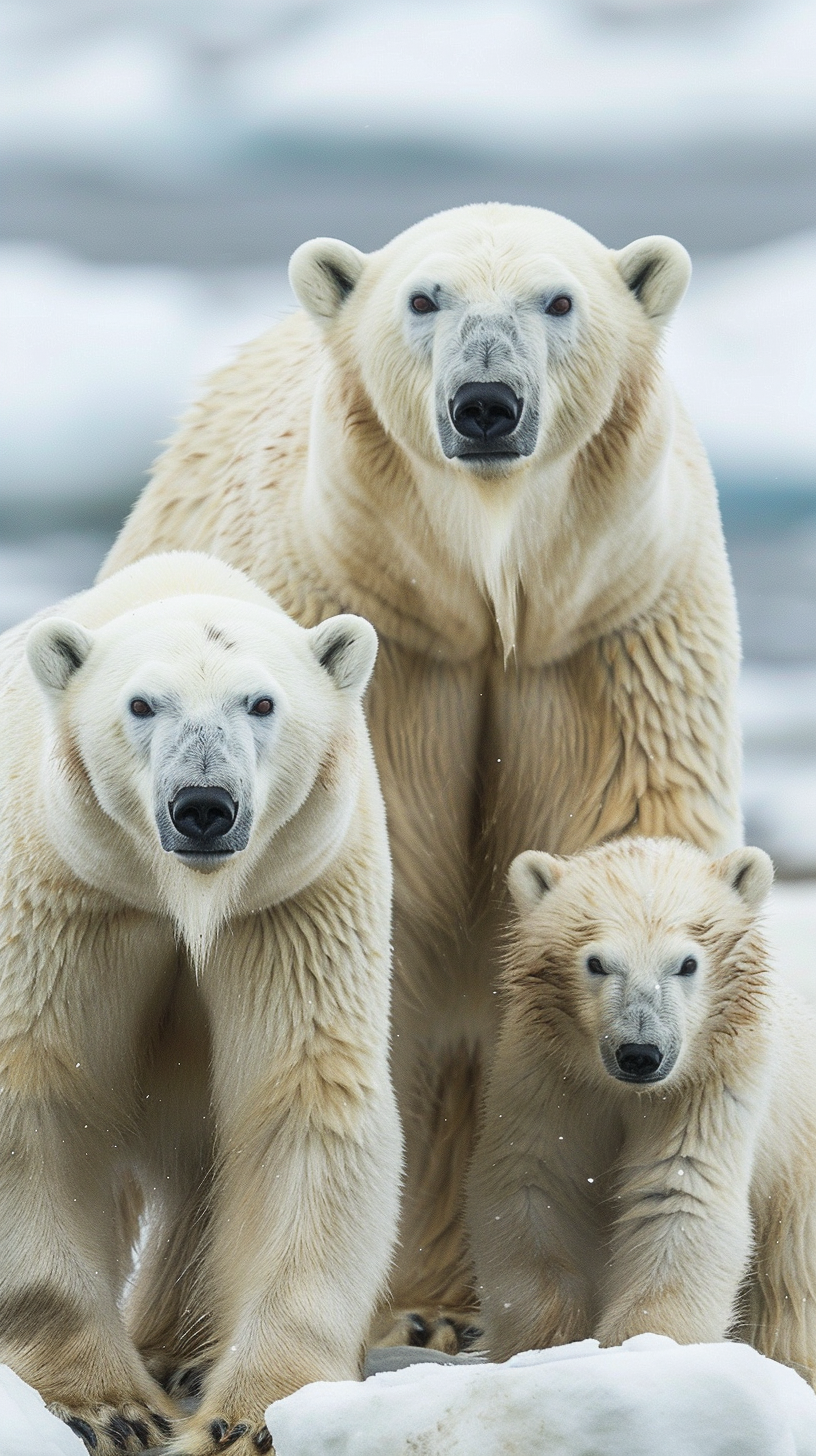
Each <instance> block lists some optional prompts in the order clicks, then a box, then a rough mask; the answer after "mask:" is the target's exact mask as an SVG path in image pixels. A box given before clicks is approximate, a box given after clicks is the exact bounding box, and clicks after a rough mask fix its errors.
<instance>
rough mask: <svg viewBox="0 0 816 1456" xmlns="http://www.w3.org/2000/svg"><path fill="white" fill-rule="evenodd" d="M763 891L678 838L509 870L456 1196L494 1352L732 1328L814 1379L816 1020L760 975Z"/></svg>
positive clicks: (711, 1335)
mask: <svg viewBox="0 0 816 1456" xmlns="http://www.w3.org/2000/svg"><path fill="white" fill-rule="evenodd" d="M772 878H773V871H772V867H771V863H770V860H769V859H768V856H767V855H766V854H765V853H764V852H763V851H762V850H759V849H738V850H735V851H733V852H732V853H731V854H728V855H726V856H724V857H723V858H722V859H719V860H710V859H709V858H708V857H707V856H705V855H704V854H702V853H701V852H700V851H699V850H697V849H694V848H692V847H691V846H690V845H685V844H681V843H680V842H679V841H677V840H671V839H663V840H657V839H654V840H648V839H643V840H637V839H633V840H628V841H626V840H621V841H619V842H617V843H613V844H610V845H607V846H604V847H602V848H599V849H595V850H592V851H590V852H588V853H587V854H585V855H577V856H575V857H573V858H565V859H559V858H556V857H554V856H552V855H547V854H542V853H540V852H537V851H529V852H527V853H525V854H523V855H521V856H519V857H518V858H517V859H516V860H515V861H514V864H513V867H512V869H511V873H510V887H511V892H512V894H513V898H514V900H515V902H516V907H517V912H518V923H517V927H516V934H515V938H514V942H513V945H512V948H511V950H510V953H509V958H508V967H507V975H506V981H505V995H506V1015H505V1019H504V1022H503V1025H502V1029H501V1033H500V1037H499V1045H498V1051H497V1055H496V1060H495V1063H494V1067H493V1071H492V1075H491V1082H490V1087H489V1090H488V1094H487V1099H486V1104H485V1125H484V1134H483V1137H482V1139H481V1142H480V1144H479V1147H478V1149H477V1152H476V1155H475V1158H474V1161H473V1166H472V1169H471V1175H470V1190H469V1208H470V1227H471V1232H472V1237H473V1248H474V1253H475V1258H476V1266H477V1274H478V1280H479V1286H480V1291H481V1296H482V1302H483V1312H484V1316H485V1339H486V1342H487V1345H488V1347H489V1348H490V1350H491V1352H492V1353H493V1354H494V1356H496V1357H498V1358H504V1357H506V1356H508V1355H512V1354H514V1353H516V1352H517V1351H521V1350H526V1349H529V1348H535V1347H538V1346H542V1347H543V1346H548V1345H551V1344H561V1343H565V1342H568V1341H570V1340H572V1339H580V1338H584V1337H587V1336H591V1335H594V1336H595V1337H596V1338H598V1339H600V1340H601V1342H602V1343H603V1344H605V1345H616V1344H618V1343H619V1342H621V1341H623V1340H625V1339H628V1338H630V1337H631V1336H634V1335H637V1334H640V1333H642V1332H645V1331H655V1332H657V1333H659V1334H664V1335H669V1336H671V1337H672V1338H673V1339H675V1340H678V1341H680V1342H682V1343H696V1342H706V1341H710V1340H721V1339H723V1338H725V1336H726V1334H727V1333H728V1332H729V1331H730V1332H731V1333H732V1334H734V1335H736V1336H737V1337H739V1338H744V1339H746V1340H748V1341H750V1342H751V1343H752V1344H754V1345H755V1346H756V1347H757V1349H759V1350H760V1351H761V1352H762V1353H763V1354H765V1355H769V1356H772V1357H773V1358H775V1359H778V1360H782V1361H785V1362H787V1363H788V1364H791V1365H793V1366H794V1367H795V1368H796V1369H798V1370H799V1371H800V1373H801V1374H802V1375H804V1376H805V1378H806V1379H808V1380H810V1381H811V1383H816V1111H814V1109H815V1108H816V1073H815V1072H814V1068H816V1022H814V1020H813V1017H812V1015H811V1014H810V1012H809V1011H808V1009H807V1008H806V1007H805V1005H804V1004H802V1003H800V1002H798V1001H797V1000H796V998H795V997H793V996H792V995H791V994H790V993H788V992H787V991H786V988H785V987H784V985H783V984H782V981H781V979H780V978H779V977H778V976H777V975H776V972H775V971H774V968H773V967H772V965H771V964H770V962H769V958H768V951H767V948H766V945H765V942H764V938H763V935H762V929H761V923H760V919H759V917H760V914H761V909H762V903H763V901H764V899H765V897H766V895H767V893H768V890H769V889H770V885H771V881H772ZM633 1045H636V1046H637V1047H638V1048H641V1049H642V1048H644V1047H645V1048H647V1049H648V1050H650V1051H653V1050H654V1049H655V1048H656V1049H657V1051H658V1052H659V1054H660V1057H661V1061H660V1064H659V1066H658V1067H656V1068H654V1069H651V1070H648V1078H649V1080H646V1079H645V1078H644V1079H642V1080H640V1081H636V1080H631V1079H630V1080H626V1077H627V1070H626V1069H627V1063H626V1055H625V1054H626V1052H627V1050H631V1048H632V1046H633ZM621 1058H623V1060H621Z"/></svg>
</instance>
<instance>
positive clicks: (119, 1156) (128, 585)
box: [0, 553, 401, 1456]
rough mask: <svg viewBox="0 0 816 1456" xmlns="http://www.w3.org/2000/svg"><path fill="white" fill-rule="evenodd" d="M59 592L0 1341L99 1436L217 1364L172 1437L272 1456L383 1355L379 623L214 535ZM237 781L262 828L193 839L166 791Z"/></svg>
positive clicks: (3, 980) (3, 953) (10, 1032)
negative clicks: (299, 1396)
mask: <svg viewBox="0 0 816 1456" xmlns="http://www.w3.org/2000/svg"><path fill="white" fill-rule="evenodd" d="M61 612H62V615H60V616H59V617H56V618H54V617H49V618H46V619H40V620H39V621H38V622H37V623H36V624H35V625H34V626H33V628H30V629H28V628H21V629H17V630H15V631H14V632H12V633H9V634H7V635H6V637H5V638H4V639H3V642H2V647H1V648H0V672H1V673H2V679H3V683H2V694H3V696H2V735H3V743H4V752H3V755H2V767H1V770H0V771H2V801H3V818H2V895H1V898H0V916H2V936H0V941H1V942H2V950H0V1011H1V1012H2V1015H1V1016H0V1024H1V1028H2V1029H1V1032H0V1067H1V1068H2V1077H0V1082H1V1083H2V1119H0V1140H2V1152H1V1153H0V1165H1V1166H2V1170H3V1172H2V1177H1V1178H0V1244H1V1245H2V1250H3V1258H2V1266H1V1267H0V1360H3V1361H6V1362H8V1363H9V1364H10V1365H11V1366H12V1367H13V1368H14V1369H15V1370H17V1371H18V1372H19V1374H20V1375H22V1376H23V1377H24V1378H25V1379H27V1380H29V1381H31V1382H32V1383H33V1384H34V1385H36V1386H37V1387H38V1389H39V1390H40V1391H41V1392H42V1393H43V1395H44V1396H45V1398H46V1400H47V1401H49V1402H51V1403H52V1404H53V1405H54V1407H55V1408H56V1409H58V1410H59V1412H60V1413H61V1414H62V1415H63V1416H64V1417H65V1418H66V1419H73V1420H74V1422H75V1423H76V1422H77V1421H79V1422H80V1424H79V1425H78V1426H77V1425H75V1428H76V1429H78V1430H79V1431H80V1432H81V1433H82V1434H83V1435H84V1436H85V1437H86V1439H88V1441H89V1443H91V1437H90V1436H89V1435H88V1427H90V1430H91V1432H92V1433H93V1434H95V1435H96V1438H97V1444H96V1447H95V1449H96V1451H97V1456H102V1453H111V1456H112V1453H113V1452H114V1451H115V1450H117V1449H124V1448H123V1447H122V1446H121V1441H122V1440H123V1439H125V1437H127V1438H128V1439H129V1442H130V1444H128V1445H127V1449H128V1450H131V1449H135V1448H136V1447H137V1446H138V1448H139V1449H141V1442H142V1440H143V1442H144V1444H145V1445H153V1444H154V1443H156V1440H157V1436H158V1434H159V1432H158V1431H157V1429H156V1423H155V1421H153V1419H152V1417H151V1415H150V1411H151V1410H155V1411H158V1412H159V1415H160V1416H161V1417H166V1416H169V1415H170V1414H172V1411H173V1407H172V1406H171V1404H170V1403H169V1402H168V1399H167V1397H166V1396H165V1394H164V1391H163V1390H162V1389H161V1388H160V1386H159V1384H157V1383H156V1381H155V1380H154V1379H153V1378H151V1375H149V1374H148V1368H147V1367H148V1366H149V1367H150V1370H151V1371H152V1372H153V1374H155V1375H156V1376H158V1377H159V1378H162V1379H166V1378H167V1377H168V1376H169V1375H170V1374H171V1372H173V1370H174V1368H175V1367H177V1366H179V1365H181V1364H183V1363H184V1362H191V1361H197V1360H203V1361H204V1362H205V1364H206V1365H207V1366H208V1367H210V1368H209V1373H208V1375H207V1377H206V1380H205V1385H204V1395H203V1402H202V1406H201V1409H200V1411H199V1413H198V1414H197V1415H196V1416H195V1417H192V1418H190V1419H189V1421H186V1422H185V1423H184V1424H183V1426H182V1427H181V1428H180V1429H179V1433H178V1434H177V1436H176V1437H175V1440H174V1443H173V1445H172V1449H173V1450H174V1451H184V1452H186V1453H189V1456H201V1453H209V1452H211V1451H215V1450H216V1449H221V1448H220V1446H218V1439H219V1431H223V1432H225V1431H231V1430H232V1429H233V1427H234V1426H235V1425H236V1423H238V1424H240V1423H246V1432H245V1435H244V1437H243V1439H239V1440H237V1441H236V1442H235V1444H231V1447H230V1449H231V1450H233V1451H235V1452H236V1453H242V1452H246V1453H247V1456H249V1453H251V1452H257V1451H258V1450H265V1449H268V1445H267V1444H266V1443H267V1442H268V1437H265V1436H264V1433H263V1412H264V1409H265V1407H266V1405H267V1404H268V1402H269V1401H270V1400H271V1399H273V1398H276V1397H277V1396H281V1395H284V1394H286V1393H287V1392H289V1391H291V1390H294V1389H295V1388H297V1387H298V1386H300V1385H301V1384H303V1383H305V1382H306V1381H309V1380H315V1379H331V1378H353V1377H354V1376H355V1375H356V1374H357V1373H358V1370H359V1361H360V1358H361V1351H362V1347H363V1343H364V1339H365V1335H366V1332H367V1329H368V1325H369V1323H370V1320H371V1316H372V1311H373V1309H374V1306H375V1303H376V1301H377V1299H378V1298H379V1297H380V1296H381V1294H382V1290H383V1286H384V1281H385V1278H386V1275H387V1269H388V1265H389V1261H390V1257H391V1251H392V1245H393V1241H394V1235H395V1232H396V1219H397V1205H398V1189H399V1176H400V1162H401V1137H400V1131H399V1125H398V1121H397V1116H396V1108H395V1102H394V1098H393V1093H392V1090H391V1085H390V1079H389V1072H388V1065H387V1055H388V1053H387V1048H388V1022H389V992H390V984H389V982H390V943H389V942H390V893H391V875H390V863H389V855H388V846H387V839H386V832H385V820H384V813H383V805H382V799H381V796H380V792H379V787H378V783H377V776H376V770H375V767H374V761H373V757H372V754H371V749H370V744H369V740H368V734H367V731H366V727H365V722H364V718H363V713H362V708H361V696H362V692H363V690H364V687H365V684H366V681H367V678H368V675H369V673H370V670H371V667H372V664H373V660H374V654H375V650H376V639H375V635H374V632H373V631H372V629H371V627H370V626H369V624H368V623H367V622H363V621H361V620H360V619H359V618H355V617H342V618H340V619H335V620H334V621H332V622H326V623H324V624H323V625H322V626H321V627H319V628H318V629H316V630H315V631H310V632H307V631H305V630H304V629H303V628H302V627H300V626H298V625H297V624H295V623H294V622H292V621H291V620H290V619H289V618H287V617H286V616H285V615H284V614H283V613H282V612H281V611H279V610H278V609H277V608H276V607H275V605H274V604H273V603H272V602H271V601H270V600H269V599H268V598H267V597H266V596H265V595H264V593H263V592H261V591H260V590H259V589H258V588H257V587H255V586H253V585H252V584H251V583H250V582H249V581H248V580H247V579H246V578H245V577H244V576H242V575H241V574H239V573H238V572H236V571H233V570H232V569H231V568H229V567H227V566H225V565H223V564H222V563H221V562H219V561H216V560H214V559H212V558H208V557H206V556H203V555H195V554H192V553H189V554H183V553H178V554H169V555H166V556H159V557H154V558H151V559H149V560H146V561H144V562H141V563H139V564H138V565H136V566H133V567H130V568H128V569H127V570H126V571H123V572H122V573H120V574H118V575H117V576H114V577H112V578H111V579H110V580H108V581H106V582H104V583H102V584H101V585H98V586H96V587H94V588H92V589H91V590H90V591H89V592H87V593H84V594H82V595H80V596H77V597H74V598H73V599H71V600H69V601H68V602H66V603H64V604H63V607H62V609H61ZM35 677H36V680H35ZM140 702H141V703H142V705H143V706H142V708H141V709H140V710H139V712H140V716H138V717H137V716H135V712H134V709H133V707H132V706H131V705H132V704H134V703H135V704H136V705H137V707H138V705H139V703H140ZM145 703H146V704H147V707H148V708H151V707H152V709H153V713H152V715H150V714H145V713H144V704H145ZM268 703H272V704H273V708H272V710H271V711H270V710H269V708H268ZM257 704H260V709H259V711H257V712H256V711H255V707H256V705H257ZM261 715H263V716H261ZM173 775H175V778H173ZM213 783H215V784H216V785H218V784H221V785H226V787H227V789H228V790H229V792H230V794H231V795H232V797H233V799H234V800H235V802H236V805H237V806H238V817H237V819H236V827H235V832H236V833H238V832H239V831H240V834H241V835H243V836H244V837H245V838H247V842H246V845H245V847H244V848H243V849H241V847H240V844H238V845H237V847H236V849H235V852H234V853H231V854H230V853H229V852H228V849H224V852H223V853H221V852H220V851H219V853H218V854H217V855H215V857H214V860H213V861H212V863H210V862H209V861H207V862H205V860H204V858H203V857H202V856H199V857H198V858H196V859H194V861H193V862H192V864H191V863H190V862H188V861H187V860H185V859H184V858H182V857H181V856H182V855H183V854H184V853H186V852H187V850H186V847H185V846H186V840H185V839H184V837H183V835H181V834H180V833H176V832H175V831H174V829H173V826H172V824H171V822H170V818H169V817H168V814H167V801H168V800H172V799H173V798H174V795H175V793H176V791H177V790H178V789H179V788H182V787H184V786H185V785H190V784H192V785H207V784H209V785H212V784H213ZM232 832H233V831H230V833H232ZM174 836H175V837H174ZM164 840H166V841H167V844H166V845H165V847H164V848H163V847H162V844H163V841H164ZM218 843H219V845H220V844H222V841H221V840H219V841H218ZM227 844H228V840H227V839H224V840H223V845H227ZM168 845H169V847H167V846H168ZM140 1204H144V1206H145V1208H146V1210H147V1212H148V1213H149V1214H150V1223H149V1239H148V1244H147V1248H146V1250H145V1252H144V1254H143V1257H142V1261H141V1268H140V1271H139V1275H138V1279H137V1282H136V1286H135V1290H134V1292H133V1294H132V1296H131V1299H130V1303H129V1306H128V1310H127V1320H126V1321H125V1320H123V1318H122V1317H121V1315H120V1313H119V1309H118V1307H117V1300H118V1299H119V1296H120V1294H121V1291H122V1288H123V1285H124V1282H125V1279H126V1276H127V1275H128V1271H129V1267H130V1258H131V1242H132V1237H133V1232H134V1227H135V1222H134V1220H135V1218H136V1216H137V1215H138V1211H139V1206H140ZM129 1416H130V1417H132V1418H133V1419H134V1420H135V1421H136V1423H137V1425H136V1427H133V1428H131V1430H130V1433H129V1436H128V1432H127V1430H125V1433H124V1436H123V1434H122V1429H121V1426H120V1427H119V1428H118V1429H119V1442H120V1444H119V1445H118V1446H117V1442H116V1432H117V1426H116V1420H120V1421H121V1419H122V1418H123V1417H124V1418H127V1417H129ZM111 1419H113V1420H114V1424H113V1426H111V1424H110V1422H111ZM219 1422H220V1423H221V1425H219V1424H218V1423H219ZM81 1423H84V1425H83V1424H81ZM213 1423H216V1424H215V1426H213Z"/></svg>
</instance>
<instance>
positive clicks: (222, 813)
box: [168, 788, 238, 844]
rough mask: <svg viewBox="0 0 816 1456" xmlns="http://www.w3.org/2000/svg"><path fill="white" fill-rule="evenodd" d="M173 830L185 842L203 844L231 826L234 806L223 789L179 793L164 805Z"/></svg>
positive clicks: (200, 789)
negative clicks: (188, 840)
mask: <svg viewBox="0 0 816 1456" xmlns="http://www.w3.org/2000/svg"><path fill="white" fill-rule="evenodd" d="M168 808H169V810H170V818H171V819H172V821H173V826H174V828H175V829H177V830H178V832H179V834H183V835H184V837H185V839H194V840H195V841H196V842H197V843H198V844H207V843H208V842H209V841H210V840H211V839H218V838H219V836H220V835H222V834H226V833H227V832H228V831H229V830H230V829H231V828H232V826H233V824H234V823H235V820H236V817H237V814H238V805H237V804H236V803H235V800H234V799H233V797H232V795H231V794H228V793H227V791H226V789H215V788H195V789H179V792H178V793H177V794H176V797H175V799H173V800H172V801H171V802H170V804H169V805H168Z"/></svg>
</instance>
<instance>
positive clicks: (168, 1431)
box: [49, 1401, 173, 1456]
mask: <svg viewBox="0 0 816 1456" xmlns="http://www.w3.org/2000/svg"><path fill="white" fill-rule="evenodd" d="M49 1410H51V1411H52V1412H53V1413H54V1415H55V1416H59V1418H60V1420H61V1421H64V1422H65V1424H66V1426H69V1427H70V1429H71V1430H72V1431H73V1432H74V1435H76V1436H79V1438H80V1440H81V1441H84V1442H85V1445H86V1446H87V1448H88V1450H89V1451H90V1452H92V1453H93V1456H120V1453H121V1452H122V1451H129V1452H137V1451H150V1450H152V1448H153V1447H154V1446H162V1445H163V1444H164V1443H165V1442H166V1441H167V1440H168V1438H169V1437H170V1436H171V1435H172V1432H173V1422H172V1421H171V1420H169V1419H168V1417H167V1416H166V1415H163V1414H162V1413H161V1411H156V1410H152V1409H150V1407H148V1406H146V1405H143V1404H142V1402H141V1401H126V1402H124V1403H123V1404H122V1405H120V1406H114V1405H91V1406H86V1407H79V1406H66V1405H51V1406H49Z"/></svg>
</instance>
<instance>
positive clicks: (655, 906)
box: [508, 839, 773, 1091]
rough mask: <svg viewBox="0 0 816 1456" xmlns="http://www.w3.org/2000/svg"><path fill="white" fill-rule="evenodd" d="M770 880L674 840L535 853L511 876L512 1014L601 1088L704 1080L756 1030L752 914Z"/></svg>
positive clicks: (761, 857) (755, 856) (759, 987)
mask: <svg viewBox="0 0 816 1456" xmlns="http://www.w3.org/2000/svg"><path fill="white" fill-rule="evenodd" d="M772 879H773V868H772V865H771V861H770V859H769V858H768V856H767V854H765V852H764V851H763V850H761V849H738V850H735V851H734V852H733V853H732V854H728V855H726V856H725V857H724V858H722V859H718V860H711V859H709V858H708V857H707V856H706V855H704V854H703V853H702V852H701V851H700V850H698V849H695V848H693V847H692V846H691V845H688V844H683V843H681V842H680V841H679V840H670V839H663V840H658V839H651V840H650V839H639V840H638V839H633V840H619V841H617V842H615V843H613V844H610V845H607V846H604V847H602V848H600V849H596V850H591V851H589V852H588V853H586V854H582V855H576V856H574V857H573V858H570V859H559V858H556V857H555V856H553V855H549V854H543V853H541V852H539V851H536V850H530V851H527V852H526V853H524V854H522V855H519V856H518V857H517V859H515V860H514V861H513V864H512V866H511V869H510V875H509V885H510V891H511V894H512V896H513V899H514V901H515V904H516V908H517V911H518V925H517V937H516V942H515V946H514V950H513V953H512V956H511V967H510V971H509V980H508V989H509V994H510V998H511V1003H513V1004H514V1005H515V1007H516V1011H517V1013H519V1014H522V1015H523V1016H524V1017H525V1018H526V1019H527V1020H528V1024H529V1025H530V1026H534V1027H536V1028H537V1029H538V1031H539V1032H540V1034H541V1035H542V1037H543V1038H545V1039H547V1041H548V1043H554V1044H555V1046H556V1048H557V1049H556V1055H557V1056H559V1057H562V1058H563V1059H564V1060H565V1061H567V1062H569V1063H570V1064H571V1065H572V1066H573V1067H574V1066H576V1065H578V1066H580V1067H582V1068H583V1069H584V1070H585V1073H586V1075H587V1076H588V1077H589V1078H590V1079H591V1078H592V1077H597V1078H599V1079H600V1080H601V1082H603V1083H605V1084H606V1085H608V1079H610V1078H612V1079H614V1081H615V1082H617V1083H619V1084H624V1085H628V1086H629V1087H631V1088H634V1089H636V1090H639V1091H643V1090H644V1089H648V1088H649V1087H654V1086H655V1085H660V1084H663V1085H665V1083H666V1082H678V1081H679V1082H681V1083H682V1082H683V1081H684V1080H685V1079H686V1078H693V1077H694V1076H697V1075H700V1073H701V1069H702V1075H703V1076H708V1075H710V1074H711V1070H712V1068H713V1067H714V1066H715V1065H716V1064H717V1062H718V1061H720V1062H721V1061H722V1056H723V1055H727V1054H729V1049H731V1047H732V1044H733V1043H734V1041H735V1038H736V1034H737V1033H738V1032H740V1031H745V1030H746V1029H749V1028H751V1027H755V1026H756V1025H757V1022H758V1019H760V1018H759V1017H758V1012H759V1011H760V1009H761V1007H762V1005H763V1002H764V1000H765V996H766V993H767V986H766V982H767V963H766V952H765V950H764V947H763V943H762V938H761V935H760V932H759V929H758V926H757V913H758V911H759V908H760V906H761V904H762V902H763V900H764V899H765V896H766V895H767V892H768V890H769V889H770V886H771V882H772ZM551 1051H552V1046H551V1045H549V1044H548V1048H547V1054H548V1055H549V1054H550V1053H551Z"/></svg>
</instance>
